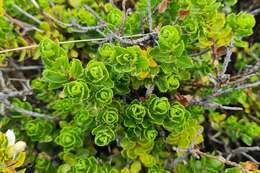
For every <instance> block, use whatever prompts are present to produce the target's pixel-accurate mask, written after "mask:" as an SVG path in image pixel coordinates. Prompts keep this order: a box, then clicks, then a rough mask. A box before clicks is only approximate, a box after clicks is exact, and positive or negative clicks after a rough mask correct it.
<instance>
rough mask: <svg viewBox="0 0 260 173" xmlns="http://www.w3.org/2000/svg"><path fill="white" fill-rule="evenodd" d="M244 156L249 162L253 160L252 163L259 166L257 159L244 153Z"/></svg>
mask: <svg viewBox="0 0 260 173" xmlns="http://www.w3.org/2000/svg"><path fill="white" fill-rule="evenodd" d="M241 154H242V155H243V156H245V157H246V158H248V159H249V160H251V161H252V162H254V163H256V164H257V165H259V164H260V162H258V161H257V160H256V159H255V158H253V157H252V156H250V155H249V154H247V153H245V152H242V153H241Z"/></svg>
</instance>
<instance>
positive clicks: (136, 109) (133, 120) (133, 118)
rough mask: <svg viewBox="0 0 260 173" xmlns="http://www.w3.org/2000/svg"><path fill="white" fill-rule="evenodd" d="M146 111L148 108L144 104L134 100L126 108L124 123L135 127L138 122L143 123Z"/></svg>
mask: <svg viewBox="0 0 260 173" xmlns="http://www.w3.org/2000/svg"><path fill="white" fill-rule="evenodd" d="M146 113H147V111H146V108H145V107H144V106H143V105H142V104H140V103H138V101H133V102H132V103H131V105H130V106H128V108H127V109H126V117H125V118H124V125H125V126H126V127H133V128H134V127H136V125H137V124H142V123H143V120H144V117H145V115H146Z"/></svg>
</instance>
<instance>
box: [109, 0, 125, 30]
mask: <svg viewBox="0 0 260 173" xmlns="http://www.w3.org/2000/svg"><path fill="white" fill-rule="evenodd" d="M106 8H107V9H108V14H107V16H106V21H107V22H108V24H109V26H111V27H115V26H118V25H119V24H120V23H121V21H122V12H121V11H120V10H119V9H117V8H115V7H114V6H113V5H111V4H107V5H106Z"/></svg>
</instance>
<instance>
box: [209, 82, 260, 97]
mask: <svg viewBox="0 0 260 173" xmlns="http://www.w3.org/2000/svg"><path fill="white" fill-rule="evenodd" d="M259 85H260V81H257V82H254V83H249V84H244V85H239V86H236V87H234V88H228V89H225V90H223V89H220V90H218V91H217V92H216V93H215V94H213V97H217V96H220V95H223V94H228V93H230V92H234V91H238V90H242V89H246V88H253V87H257V86H259Z"/></svg>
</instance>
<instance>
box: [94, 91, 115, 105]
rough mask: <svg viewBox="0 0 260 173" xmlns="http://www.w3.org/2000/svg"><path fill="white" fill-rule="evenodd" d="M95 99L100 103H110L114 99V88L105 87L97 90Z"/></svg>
mask: <svg viewBox="0 0 260 173" xmlns="http://www.w3.org/2000/svg"><path fill="white" fill-rule="evenodd" d="M95 99H96V101H97V103H99V104H109V103H111V102H112V99H113V90H112V89H111V88H106V87H103V88H101V89H99V90H98V91H97V92H96V94H95Z"/></svg>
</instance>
